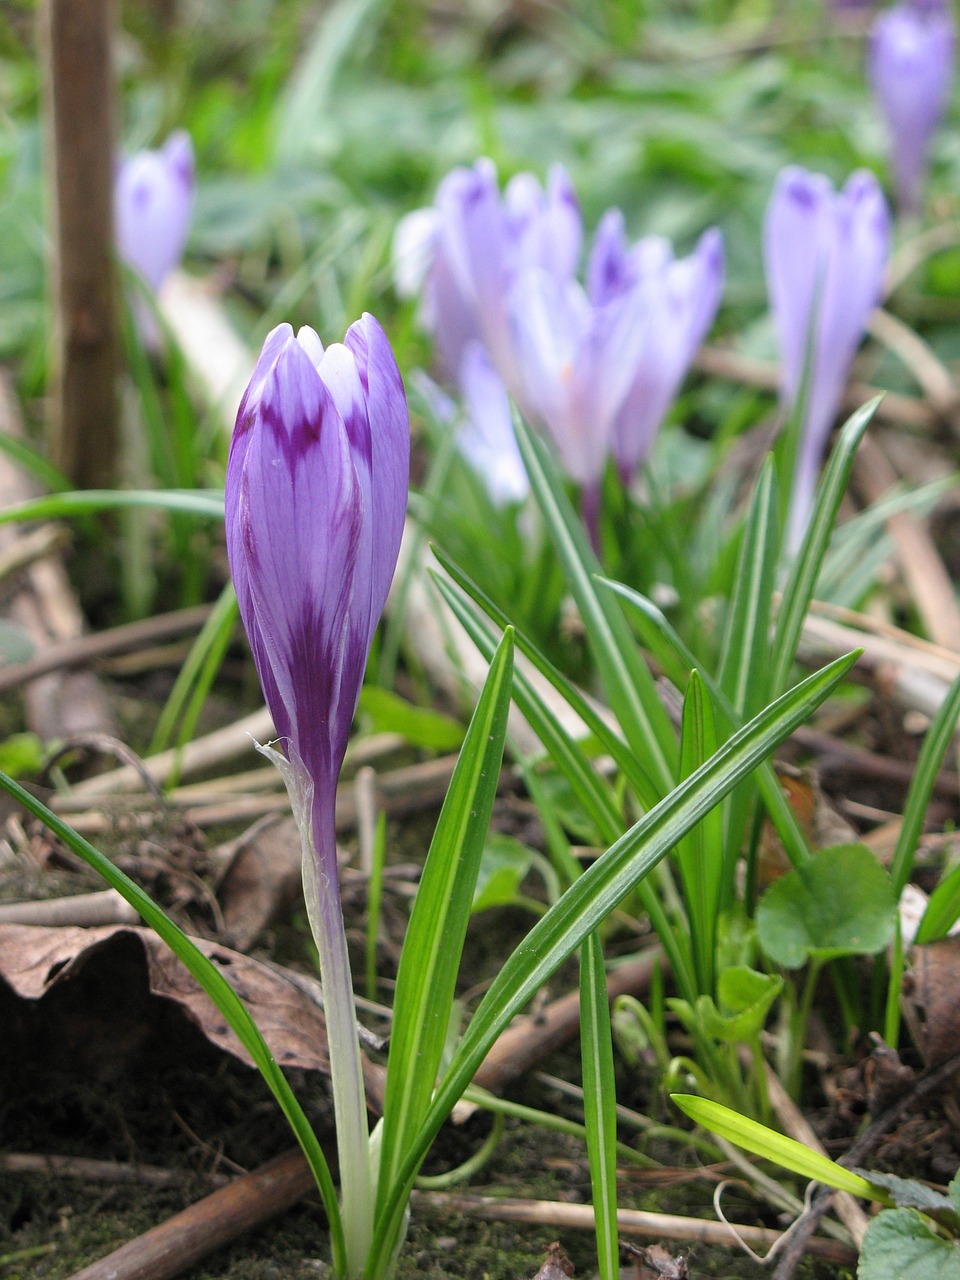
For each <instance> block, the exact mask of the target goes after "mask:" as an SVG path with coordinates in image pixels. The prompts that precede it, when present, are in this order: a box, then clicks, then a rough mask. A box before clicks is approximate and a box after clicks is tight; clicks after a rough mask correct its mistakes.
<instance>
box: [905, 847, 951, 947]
mask: <svg viewBox="0 0 960 1280" xmlns="http://www.w3.org/2000/svg"><path fill="white" fill-rule="evenodd" d="M958 919H960V863H958V864H957V866H955V867H954V868H953V869H952V870H951V871H948V872H947V874H946V875H945V876H944V877H943V879H942V880H941V881H940V883H939V884H938V885H937V887H936V888H935V889H934V891H933V893H931V895H930V901H929V902H928V903H927V909H926V911H924V913H923V919H922V920H921V921H920V925H919V927H918V929H917V936H916V938H915V939H914V942H915V943H916V944H917V946H921V945H923V944H925V943H927V942H937V941H939V939H940V938H945V937H946V936H947V934H948V933H949V932H950V930H951V929H952V928H953V926H954V925H955V924H956V922H957V920H958Z"/></svg>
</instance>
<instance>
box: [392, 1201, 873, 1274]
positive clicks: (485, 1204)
mask: <svg viewBox="0 0 960 1280" xmlns="http://www.w3.org/2000/svg"><path fill="white" fill-rule="evenodd" d="M413 1203H414V1204H415V1206H416V1208H417V1209H418V1210H419V1209H425V1210H427V1211H428V1212H433V1213H438V1214H464V1215H466V1216H468V1217H475V1218H485V1219H488V1220H493V1221H502V1222H529V1223H535V1224H536V1225H538V1226H543V1227H549V1228H550V1229H551V1230H554V1229H555V1228H557V1227H565V1228H569V1229H572V1230H580V1231H593V1230H594V1217H593V1208H592V1206H591V1205H586V1204H566V1203H562V1202H558V1201H556V1200H507V1199H500V1198H499V1197H498V1198H494V1197H492V1196H466V1195H452V1194H450V1193H448V1192H437V1191H433V1192H426V1191H415V1192H414V1195H413ZM617 1228H618V1230H619V1232H620V1234H621V1235H624V1236H640V1237H642V1238H644V1239H648V1240H649V1239H653V1240H692V1241H696V1242H698V1243H700V1244H712V1245H722V1246H724V1247H726V1248H737V1247H738V1246H739V1244H740V1241H745V1242H746V1243H747V1244H750V1245H752V1246H755V1247H756V1248H759V1249H769V1248H770V1247H771V1246H772V1245H774V1244H776V1242H777V1241H778V1240H779V1239H780V1238H781V1236H782V1235H783V1232H781V1231H775V1230H773V1229H772V1228H769V1227H748V1226H739V1225H736V1226H733V1227H731V1226H728V1225H726V1224H724V1223H722V1222H715V1221H713V1219H710V1218H681V1217H676V1216H674V1215H673V1214H669V1213H645V1212H643V1211H641V1210H639V1209H619V1210H618V1211H617ZM734 1232H736V1235H734ZM738 1237H739V1238H738ZM808 1248H809V1250H810V1252H811V1253H815V1254H816V1255H817V1256H818V1257H820V1258H826V1259H827V1260H828V1261H830V1262H836V1263H838V1264H841V1265H843V1264H849V1263H851V1262H853V1261H855V1259H856V1252H855V1251H854V1250H853V1249H851V1248H849V1247H848V1246H847V1245H844V1244H841V1243H840V1242H839V1241H837V1240H826V1239H824V1238H822V1237H815V1238H814V1239H812V1240H810V1241H808Z"/></svg>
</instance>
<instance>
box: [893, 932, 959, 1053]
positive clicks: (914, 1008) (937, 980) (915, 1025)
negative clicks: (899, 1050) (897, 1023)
mask: <svg viewBox="0 0 960 1280" xmlns="http://www.w3.org/2000/svg"><path fill="white" fill-rule="evenodd" d="M903 991H904V996H905V997H906V1009H905V1014H906V1017H907V1020H908V1022H909V1025H910V1030H911V1032H912V1033H913V1035H914V1038H915V1040H916V1042H917V1046H918V1048H919V1049H920V1052H921V1053H922V1054H923V1057H924V1061H925V1062H926V1064H927V1067H928V1068H931V1067H938V1066H940V1065H941V1063H944V1062H947V1061H948V1060H949V1059H950V1058H952V1057H955V1056H956V1055H957V1054H958V1053H960V938H958V937H950V938H941V939H940V941H939V942H930V943H927V944H926V945H925V946H920V947H916V948H915V950H914V959H913V968H912V969H911V971H910V973H909V974H908V975H907V977H906V979H905V981H904V987H903Z"/></svg>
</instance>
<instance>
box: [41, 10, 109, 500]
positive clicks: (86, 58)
mask: <svg viewBox="0 0 960 1280" xmlns="http://www.w3.org/2000/svg"><path fill="white" fill-rule="evenodd" d="M113 28H114V4H113V0H46V3H45V4H44V16H43V40H42V44H43V48H44V55H43V56H44V62H45V68H46V77H45V79H46V86H45V89H46V92H45V99H46V108H47V135H48V154H49V161H48V167H49V170H50V177H51V180H52V181H51V186H52V194H51V199H50V215H51V221H52V223H53V235H52V236H51V237H50V242H51V244H52V246H53V258H52V263H51V277H52V282H53V283H52V293H53V297H54V305H55V316H54V326H53V328H54V348H55V349H54V360H53V366H54V371H55V383H54V385H55V391H54V394H53V396H52V397H51V414H50V420H49V435H50V446H51V447H50V452H51V455H52V457H53V458H54V459H55V460H56V462H57V464H58V465H59V466H60V468H61V469H62V470H63V471H65V472H66V473H67V475H69V476H70V478H71V479H72V480H73V482H74V483H75V484H76V485H78V486H79V487H81V488H107V487H109V486H110V485H111V483H112V482H113V480H114V475H115V469H116V461H117V455H118V444H119V427H118V401H117V386H116V374H117V367H118V343H117V322H116V305H115V291H116V281H115V274H116V273H115V271H114V238H113V175H114V160H115V156H114V133H113V121H114V95H113V68H112V65H111V56H110V46H111V40H112V37H113Z"/></svg>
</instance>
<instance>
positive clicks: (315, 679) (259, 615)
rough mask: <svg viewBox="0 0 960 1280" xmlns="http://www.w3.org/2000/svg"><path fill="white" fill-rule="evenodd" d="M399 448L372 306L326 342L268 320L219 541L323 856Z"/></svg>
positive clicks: (397, 483)
mask: <svg viewBox="0 0 960 1280" xmlns="http://www.w3.org/2000/svg"><path fill="white" fill-rule="evenodd" d="M409 458H410V428H409V420H408V416H407V405H406V398H405V395H404V390H403V383H402V381H401V378H400V372H399V370H398V369H397V364H396V361H395V360H394V357H393V352H392V351H391V350H390V345H389V343H388V342H387V339H386V336H385V334H384V332H383V330H382V329H381V328H380V325H379V324H378V323H377V321H376V320H375V319H374V318H373V317H372V316H370V315H365V316H364V317H363V318H362V319H361V320H359V321H357V323H356V324H354V325H352V326H351V327H350V329H349V331H348V332H347V336H346V338H345V340H344V342H343V343H332V344H331V345H330V346H329V347H327V348H326V350H324V348H323V345H322V343H321V342H320V339H319V338H318V337H317V335H316V333H314V331H313V330H312V329H306V328H305V329H301V330H300V333H299V334H298V335H297V337H294V335H293V330H292V329H291V328H290V326H289V325H286V324H284V325H280V326H279V327H278V328H276V329H274V330H273V332H272V333H271V334H270V335H269V337H268V338H267V340H266V342H265V343H264V346H263V351H262V353H261V355H260V359H259V361H258V363H257V367H256V369H255V371H254V374H253V377H252V378H251V380H250V385H249V386H248V388H247V391H246V394H245V396H244V398H243V401H242V403H241V405H240V411H239V414H238V416H237V425H236V429H235V431H234V435H233V440H232V442H231V445H230V456H229V461H228V463H227V482H226V495H225V501H226V533H227V554H228V556H229V560H230V569H231V573H232V575H233V580H234V584H235V586H236V591H237V599H238V601H239V605H240V616H241V618H242V619H243V624H244V627H245V628H246V631H247V636H248V637H249V640H250V647H251V649H252V651H253V657H254V662H255V663H256V667H257V673H258V675H259V676H260V683H261V685H262V687H263V692H264V696H265V698H266V701H267V705H268V707H269V708H270V711H271V713H272V715H273V721H274V725H275V727H276V730H277V734H278V735H279V737H280V739H281V740H282V742H283V744H284V747H285V749H286V751H287V755H288V757H289V759H290V760H291V762H294V763H296V762H299V765H302V767H303V769H305V771H306V773H307V774H308V775H309V778H310V780H311V782H312V785H313V787H314V793H315V794H314V810H315V812H314V817H315V826H316V825H317V823H320V824H321V825H324V830H323V831H322V832H320V831H317V832H316V834H317V836H318V837H320V838H318V840H317V848H318V852H319V853H320V854H321V856H327V855H330V854H332V851H331V850H330V849H329V846H330V844H331V840H332V834H333V827H332V822H333V801H334V795H335V791H336V785H337V777H338V775H339V772H340V766H341V764H342V762H343V755H344V752H345V751H346V747H347V739H348V736H349V733H350V726H351V723H352V721H353V716H354V712H355V710H356V706H357V699H358V697H359V693H360V685H361V682H362V680H363V671H364V667H365V665H366V661H367V655H368V653H369V651H370V644H371V641H372V640H373V633H374V631H375V629H376V626H377V623H378V622H379V620H380V615H381V613H382V611H383V607H384V604H385V602H386V599H387V592H388V590H389V587H390V582H391V580H392V578H393V572H394V568H395V566H396V562H397V555H398V553H399V549H400V537H401V533H402V530H403V521H404V514H405V511H406V502H407V481H408V473H409ZM299 765H298V766H297V767H299ZM327 871H328V872H329V873H330V874H335V855H334V861H333V862H332V863H331V865H330V866H329V867H328V868H327Z"/></svg>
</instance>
